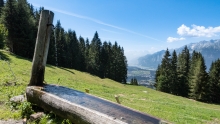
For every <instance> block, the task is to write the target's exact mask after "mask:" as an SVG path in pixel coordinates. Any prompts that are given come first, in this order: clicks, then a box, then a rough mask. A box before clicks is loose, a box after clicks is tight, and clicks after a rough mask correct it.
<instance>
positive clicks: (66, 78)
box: [0, 51, 220, 124]
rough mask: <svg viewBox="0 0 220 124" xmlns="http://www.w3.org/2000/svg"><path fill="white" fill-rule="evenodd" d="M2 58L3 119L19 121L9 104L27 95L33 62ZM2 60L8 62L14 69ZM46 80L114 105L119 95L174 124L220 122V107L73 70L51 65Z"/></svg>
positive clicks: (0, 107)
mask: <svg viewBox="0 0 220 124" xmlns="http://www.w3.org/2000/svg"><path fill="white" fill-rule="evenodd" d="M0 55H1V60H0V119H9V118H15V119H18V118H20V115H19V111H14V110H13V111H11V109H10V106H9V105H7V102H8V100H9V98H10V97H11V96H15V95H20V94H24V92H25V88H26V86H27V84H28V83H29V80H30V73H31V66H32V65H31V64H32V63H31V61H30V60H26V59H24V58H21V57H18V56H15V55H12V54H9V53H8V52H6V51H0ZM2 59H4V60H8V61H9V63H10V66H9V64H8V62H6V61H3V60H2ZM10 68H11V69H10ZM13 73H14V75H13ZM45 81H46V82H47V83H49V84H56V85H62V86H66V87H70V88H74V89H76V90H79V91H85V89H89V90H90V93H91V94H92V95H95V96H98V97H102V98H105V99H108V100H111V101H113V102H115V98H114V95H119V96H120V101H121V103H122V105H125V106H128V107H130V108H133V109H136V110H139V111H141V112H144V113H148V114H151V115H153V116H156V117H159V118H162V119H164V120H167V121H169V122H172V123H192V124H194V123H220V105H214V104H206V103H201V102H197V101H194V100H191V99H186V98H183V97H178V96H173V95H170V94H166V93H162V92H158V91H155V90H152V89H149V88H146V87H142V86H131V85H124V84H120V83H117V82H115V81H112V80H110V79H100V78H98V77H95V76H92V75H90V74H88V73H85V72H80V71H77V70H73V69H66V68H57V67H54V66H50V65H48V66H47V67H46V72H45Z"/></svg>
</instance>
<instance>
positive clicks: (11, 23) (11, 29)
mask: <svg viewBox="0 0 220 124" xmlns="http://www.w3.org/2000/svg"><path fill="white" fill-rule="evenodd" d="M17 15H18V14H17V6H16V0H7V1H6V4H5V6H4V7H3V9H2V14H1V23H3V24H4V26H5V27H6V28H7V30H8V37H7V39H8V40H7V42H6V45H7V46H8V47H9V50H10V51H11V52H13V51H14V50H13V49H14V47H15V46H14V40H15V38H16V37H17V32H18V30H17V23H18V22H17V19H18V17H17Z"/></svg>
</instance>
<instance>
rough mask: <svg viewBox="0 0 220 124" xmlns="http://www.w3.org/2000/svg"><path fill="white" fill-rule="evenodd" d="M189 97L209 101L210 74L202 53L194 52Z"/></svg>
mask: <svg viewBox="0 0 220 124" xmlns="http://www.w3.org/2000/svg"><path fill="white" fill-rule="evenodd" d="M189 88H190V92H189V97H190V98H192V99H195V100H203V101H206V100H207V90H208V74H207V72H206V66H205V62H204V58H203V56H202V54H201V53H198V52H195V51H194V52H193V54H192V61H191V66H190V72H189Z"/></svg>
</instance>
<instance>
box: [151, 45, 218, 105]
mask: <svg viewBox="0 0 220 124" xmlns="http://www.w3.org/2000/svg"><path fill="white" fill-rule="evenodd" d="M155 81H156V83H155V87H156V90H159V91H162V92H166V93H170V94H174V95H178V96H183V97H187V98H191V99H194V100H198V101H203V102H211V103H220V92H219V91H220V59H218V60H216V61H214V62H213V63H212V64H211V68H210V70H209V72H206V65H205V62H204V57H203V56H202V54H201V53H200V52H196V51H193V53H192V54H190V53H189V49H188V48H187V46H185V48H184V49H183V50H182V52H181V53H180V54H179V55H178V56H177V54H176V51H175V50H174V51H173V53H172V55H170V52H169V50H168V49H167V50H166V51H165V54H164V57H163V59H162V62H161V64H160V65H158V68H157V70H156V75H155Z"/></svg>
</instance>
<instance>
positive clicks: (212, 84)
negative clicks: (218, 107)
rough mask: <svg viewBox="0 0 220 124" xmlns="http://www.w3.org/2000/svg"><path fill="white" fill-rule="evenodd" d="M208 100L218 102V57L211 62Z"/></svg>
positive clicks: (219, 81)
mask: <svg viewBox="0 0 220 124" xmlns="http://www.w3.org/2000/svg"><path fill="white" fill-rule="evenodd" d="M208 89H209V92H208V95H209V101H210V102H213V103H220V92H219V91H220V59H218V60H216V61H215V62H213V63H212V65H211V68H210V71H209V87H208Z"/></svg>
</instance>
